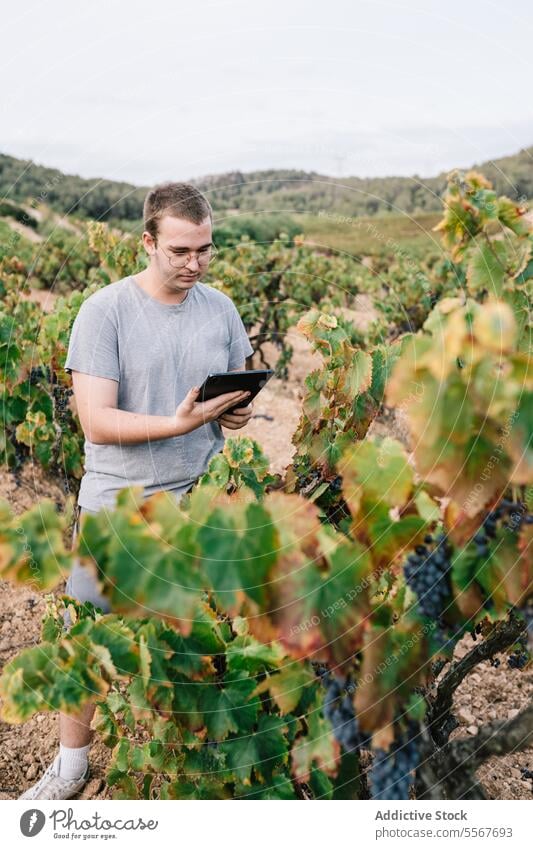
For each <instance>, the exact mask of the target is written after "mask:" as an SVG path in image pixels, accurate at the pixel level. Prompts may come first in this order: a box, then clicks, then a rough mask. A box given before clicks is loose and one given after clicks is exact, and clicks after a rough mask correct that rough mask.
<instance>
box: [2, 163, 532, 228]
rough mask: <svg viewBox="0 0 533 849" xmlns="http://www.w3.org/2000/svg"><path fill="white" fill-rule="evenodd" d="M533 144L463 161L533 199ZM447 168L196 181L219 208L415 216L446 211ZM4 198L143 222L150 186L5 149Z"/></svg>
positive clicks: (260, 174) (237, 174)
mask: <svg viewBox="0 0 533 849" xmlns="http://www.w3.org/2000/svg"><path fill="white" fill-rule="evenodd" d="M532 165H533V147H528V148H524V149H523V150H520V151H519V152H518V153H516V154H514V155H513V156H505V157H502V158H500V159H495V160H489V161H488V162H482V163H479V164H474V165H468V166H464V165H463V166H462V165H459V166H458V167H461V168H463V169H464V170H468V169H469V168H475V169H477V170H479V171H482V172H483V174H485V176H486V177H488V178H489V179H490V180H491V181H492V182H493V184H494V186H495V188H496V191H497V192H498V193H499V194H506V195H508V196H509V197H511V198H512V199H513V200H517V199H518V198H528V199H530V198H533V167H532ZM445 178H446V173H445V172H443V173H442V174H439V175H437V176H436V177H424V178H422V177H419V176H417V175H414V176H413V177H363V178H359V177H343V178H334V177H328V176H325V175H323V174H318V173H316V172H314V171H312V172H307V171H296V170H273V169H271V170H265V171H251V172H248V173H242V172H241V171H231V172H228V173H225V174H215V175H210V176H206V177H202V178H200V179H192V180H191V181H190V182H192V183H194V184H195V185H197V186H198V187H199V188H200V189H201V190H202V191H204V192H205V193H206V194H207V196H208V197H209V200H210V201H211V204H212V206H213V209H214V211H215V214H218V213H223V212H224V211H237V210H238V211H242V212H257V211H263V210H270V211H272V210H276V211H283V212H285V213H289V214H290V213H310V214H315V215H316V214H318V213H320V212H326V211H327V212H328V213H332V212H334V213H337V214H339V215H346V216H356V215H376V214H378V213H387V212H393V213H400V212H402V213H409V214H417V213H421V212H430V211H433V210H439V209H440V206H441V204H440V200H439V198H440V196H441V195H442V192H443V191H444V188H445V184H446V179H445ZM0 192H1V197H4V198H7V199H8V200H11V201H19V202H25V203H30V205H32V206H35V205H37V204H38V203H40V202H45V203H47V204H49V205H50V206H51V207H52V208H53V209H55V210H57V211H59V212H63V213H68V214H75V215H78V216H80V217H82V218H94V219H97V220H102V221H111V220H114V221H120V220H124V221H137V220H139V219H140V218H141V215H142V202H143V199H144V195H145V193H146V188H145V187H139V186H134V185H131V184H130V183H121V182H117V181H115V180H104V179H98V178H94V179H90V180H88V179H84V178H82V177H78V176H74V175H69V174H63V173H62V172H61V171H58V170H57V169H54V168H46V167H44V166H42V165H36V164H35V163H34V162H32V161H31V160H23V159H16V158H15V157H13V156H7V155H4V154H0Z"/></svg>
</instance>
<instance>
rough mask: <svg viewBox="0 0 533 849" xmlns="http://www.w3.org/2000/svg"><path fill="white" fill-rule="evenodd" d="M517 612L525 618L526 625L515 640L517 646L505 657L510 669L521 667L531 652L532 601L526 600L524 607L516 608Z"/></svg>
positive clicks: (532, 644) (532, 629)
mask: <svg viewBox="0 0 533 849" xmlns="http://www.w3.org/2000/svg"><path fill="white" fill-rule="evenodd" d="M518 613H519V614H520V616H521V617H522V618H523V619H524V620H525V624H526V627H525V629H524V631H522V633H521V634H520V636H519V637H518V639H517V641H516V642H517V643H518V646H519V647H518V648H517V649H515V650H514V651H513V652H512V653H511V654H510V655H509V656H508V658H507V663H508V665H509V666H510V668H511V669H523V668H524V667H525V666H527V664H528V663H529V661H530V659H531V653H533V602H528V604H526V605H525V607H523V608H521V609H519V610H518Z"/></svg>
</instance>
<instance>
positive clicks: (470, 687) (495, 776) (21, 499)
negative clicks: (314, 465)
mask: <svg viewBox="0 0 533 849" xmlns="http://www.w3.org/2000/svg"><path fill="white" fill-rule="evenodd" d="M366 310H367V305H363V310H362V313H361V319H363V312H365V311H366ZM291 342H292V343H293V344H294V345H295V355H294V360H293V363H292V366H291V372H290V380H289V381H288V382H287V383H285V384H284V383H282V382H281V381H278V380H277V379H275V378H273V379H272V381H271V382H270V383H269V384H268V386H267V387H266V388H265V389H264V390H263V391H262V392H261V393H260V395H259V396H258V398H257V400H256V402H255V405H254V418H253V419H252V420H251V421H250V423H249V425H248V426H247V428H246V430H245V431H241V432H240V433H244V432H246V433H248V434H249V435H250V436H252V437H254V438H255V439H257V440H258V441H259V442H261V444H262V445H263V447H264V450H265V453H266V454H267V455H268V456H269V457H270V459H271V466H272V471H274V472H281V471H282V470H283V469H284V468H285V467H286V465H287V464H288V463H289V461H290V458H291V456H292V453H293V451H294V447H293V446H292V445H291V442H290V436H291V434H292V433H293V432H294V429H295V428H296V425H297V423H298V417H299V408H300V402H301V398H302V395H303V386H302V385H303V378H304V377H305V375H306V374H307V373H308V372H309V371H310V370H311V369H312V368H315V367H316V366H317V365H319V362H320V360H319V358H318V357H313V356H312V355H311V353H310V351H309V348H308V346H307V344H306V343H305V341H304V340H302V339H301V337H299V336H298V335H297V334H296V333H295V332H294V331H291ZM381 427H382V428H383V425H381ZM396 427H398V425H396ZM227 435H231V432H228V433H227ZM395 435H400V436H401V434H398V433H396V434H395ZM45 495H46V496H51V497H52V498H54V500H55V501H57V502H58V503H60V504H62V503H64V499H65V491H64V488H63V486H62V484H61V482H60V481H59V482H58V481H57V480H55V479H50V478H49V477H47V476H46V475H45V474H43V472H42V470H41V469H40V468H38V467H32V466H31V465H27V466H26V467H25V469H24V470H23V472H22V474H21V475H20V476H19V477H18V479H15V478H14V476H13V475H11V474H9V473H6V472H4V473H2V474H0V497H3V498H6V499H8V500H9V502H10V503H11V504H12V505H14V507H15V509H16V511H17V512H21V511H22V510H24V509H27V508H28V507H29V506H31V505H32V504H34V503H35V501H36V500H38V499H39V498H40V497H43V496H45ZM62 589H63V586H59V587H58V588H57V592H60V591H62ZM44 610H45V601H44V597H43V596H42V595H40V594H38V593H35V592H32V591H30V590H29V589H26V588H24V587H14V586H11V585H10V584H7V583H5V582H0V666H3V665H5V663H7V662H8V661H9V660H10V659H11V658H12V657H14V656H15V655H16V654H17V653H18V652H19V651H20V650H21V649H23V648H25V647H26V646H31V645H35V644H37V643H38V642H39V641H40V640H39V632H40V624H41V618H42V615H43V613H44ZM471 645H472V640H471V638H470V636H467V637H465V638H464V639H463V640H461V642H460V643H458V645H457V646H456V650H455V657H456V658H460V657H461V656H463V655H464V653H465V652H466V651H468V649H469V648H470V646H471ZM498 659H499V660H500V666H499V667H493V666H491V664H490V662H488V661H487V662H484V663H482V664H480V665H479V666H478V667H477V668H476V670H475V671H474V672H473V673H471V674H470V675H469V676H468V677H467V678H466V679H465V681H463V682H462V684H461V686H460V687H459V689H458V690H457V692H456V695H455V699H454V712H455V714H456V716H457V718H458V720H459V723H460V725H459V726H458V727H457V728H456V729H455V730H454V731H453V732H452V735H451V738H452V739H454V738H456V737H460V736H470V735H475V734H477V731H478V728H479V727H480V725H482V724H483V723H485V722H487V721H490V720H492V719H511V718H512V717H513V716H515V715H516V712H517V711H519V710H521V709H522V708H524V707H525V706H526V704H527V703H529V702H531V699H532V698H533V669H530V670H525V671H518V670H511V669H509V668H508V666H507V662H506V659H505V656H504V655H501V656H499V658H498ZM57 749H58V719H57V716H56V715H54V714H49V713H41V714H38V715H36V716H34V717H33V718H32V719H31V720H29V721H28V722H26V723H24V724H23V725H8V724H7V723H4V722H0V799H15V798H17V797H18V795H19V794H20V793H21V792H22V791H23V790H24V789H26V788H27V787H28V786H29V785H30V784H32V783H33V782H34V781H35V780H36V779H37V778H38V777H39V776H40V775H41V774H42V772H43V770H44V769H45V768H46V766H48V764H49V763H50V762H51V761H52V759H53V758H54V756H55V754H56V753H57ZM109 758H110V752H109V750H108V749H107V748H106V747H105V746H103V744H102V743H101V742H100V741H99V740H98V738H96V739H95V741H94V743H93V746H92V749H91V766H92V778H91V780H90V782H89V783H88V784H87V785H86V787H85V789H84V791H83V793H82V795H81V798H88V799H99V798H111V794H110V792H109V791H108V790H107V789H106V787H105V781H104V776H105V772H106V767H107V764H108V762H109ZM522 769H529V770H533V747H529V748H528V749H525V750H524V751H521V752H517V753H516V754H512V755H508V756H505V757H502V758H491V759H490V760H489V761H487V762H486V763H485V764H484V765H483V766H482V767H481V768H480V769H479V771H478V777H479V778H480V780H481V781H482V783H483V785H484V787H485V788H486V791H487V794H488V795H489V797H490V798H494V799H529V800H531V799H532V798H533V787H532V780H531V779H524V776H523V773H522V771H521V770H522Z"/></svg>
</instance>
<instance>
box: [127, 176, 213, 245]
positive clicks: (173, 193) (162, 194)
mask: <svg viewBox="0 0 533 849" xmlns="http://www.w3.org/2000/svg"><path fill="white" fill-rule="evenodd" d="M164 215H173V216H174V217H175V218H184V219H185V221H190V222H191V223H192V224H201V223H202V221H204V220H205V219H206V218H207V216H209V217H210V219H211V221H213V210H212V209H211V204H210V203H209V201H208V200H207V198H206V197H205V195H203V194H202V192H201V191H200V190H199V189H197V188H196V186H193V185H192V184H191V183H160V184H159V185H158V186H154V187H153V189H150V191H149V192H148V194H147V195H146V197H145V199H144V207H143V218H144V229H145V230H147V231H148V232H149V233H150V235H151V236H152V238H153V239H157V233H158V225H159V221H160V219H161V218H163V216H164Z"/></svg>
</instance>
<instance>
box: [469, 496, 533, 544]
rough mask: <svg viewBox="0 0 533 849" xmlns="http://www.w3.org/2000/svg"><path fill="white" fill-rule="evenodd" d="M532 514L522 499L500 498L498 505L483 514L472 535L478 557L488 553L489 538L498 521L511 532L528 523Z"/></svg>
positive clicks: (532, 517)
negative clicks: (478, 526) (477, 527)
mask: <svg viewBox="0 0 533 849" xmlns="http://www.w3.org/2000/svg"><path fill="white" fill-rule="evenodd" d="M532 522H533V516H532V515H531V513H529V512H528V510H527V507H526V505H525V504H524V503H523V502H522V501H513V500H512V499H510V498H502V500H501V501H500V502H499V504H498V506H497V507H495V508H494V510H491V511H490V512H489V513H487V515H486V516H485V519H484V520H483V524H482V526H481V528H480V529H479V531H478V532H477V533H476V534H475V536H474V537H473V542H474V543H475V545H476V554H477V555H478V557H479V558H485V557H487V555H488V553H489V545H490V540H491V539H494V538H495V537H496V534H497V530H498V523H501V526H502V527H503V528H505V529H506V530H510V531H511V532H515V531H519V530H520V528H521V527H522V525H523V524H526V525H530V524H531V523H532Z"/></svg>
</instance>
